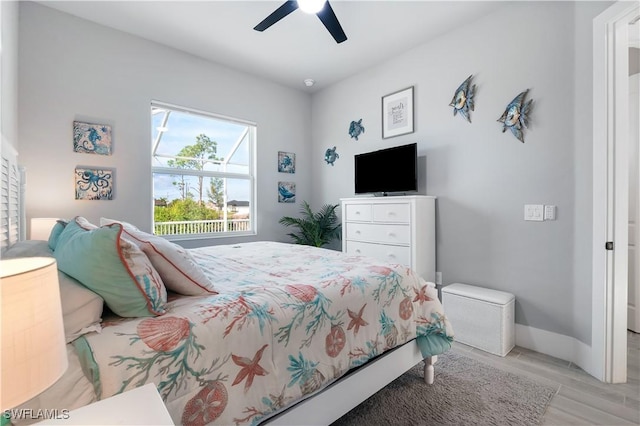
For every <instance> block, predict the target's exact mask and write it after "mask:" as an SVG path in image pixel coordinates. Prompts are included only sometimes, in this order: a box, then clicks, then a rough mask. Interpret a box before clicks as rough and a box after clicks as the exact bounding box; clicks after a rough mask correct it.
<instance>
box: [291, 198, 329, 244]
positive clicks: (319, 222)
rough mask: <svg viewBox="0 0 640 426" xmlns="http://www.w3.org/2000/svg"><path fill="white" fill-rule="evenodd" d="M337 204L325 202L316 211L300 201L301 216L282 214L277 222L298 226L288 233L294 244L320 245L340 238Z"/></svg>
mask: <svg viewBox="0 0 640 426" xmlns="http://www.w3.org/2000/svg"><path fill="white" fill-rule="evenodd" d="M337 208H338V205H337V204H335V205H334V204H325V205H324V206H322V208H321V209H320V210H319V211H318V212H315V213H314V212H313V210H312V209H311V206H310V205H309V203H307V202H306V201H303V202H302V208H301V209H300V215H301V217H289V216H284V217H282V218H280V220H279V223H280V224H281V225H284V226H287V227H289V226H290V227H295V228H298V232H292V233H289V234H287V235H289V236H290V237H291V238H292V239H293V241H294V242H295V243H296V244H303V245H309V246H315V247H322V246H324V245H326V244H328V243H330V242H331V241H333V240H334V239H338V238H340V227H341V225H340V223H339V222H338V216H337V215H336V209H337Z"/></svg>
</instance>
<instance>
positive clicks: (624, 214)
mask: <svg viewBox="0 0 640 426" xmlns="http://www.w3.org/2000/svg"><path fill="white" fill-rule="evenodd" d="M639 15H640V8H639V6H638V3H636V2H618V3H615V4H614V5H612V6H611V7H609V8H608V9H607V10H605V11H604V12H603V13H602V14H600V15H599V16H597V17H596V18H595V19H594V24H593V52H594V56H593V65H594V67H593V234H592V235H593V271H592V272H593V273H592V306H593V311H592V312H593V316H592V336H591V338H592V342H591V347H592V362H593V368H592V370H593V371H592V372H590V373H591V374H593V375H594V376H595V377H597V378H598V379H600V380H602V381H604V382H609V383H623V382H626V380H627V300H628V290H629V288H628V272H629V271H628V264H629V262H628V255H629V251H628V231H629V224H628V220H629V210H628V208H629V157H628V154H629V153H628V149H629V91H628V88H629V78H628V77H629V31H630V29H629V27H630V25H629V24H630V23H631V22H634V20H635V19H636V18H637V17H638V16H639Z"/></svg>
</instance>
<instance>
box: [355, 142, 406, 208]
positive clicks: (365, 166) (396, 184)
mask: <svg viewBox="0 0 640 426" xmlns="http://www.w3.org/2000/svg"><path fill="white" fill-rule="evenodd" d="M417 169H418V145H417V144H416V143H412V144H409V145H402V146H394V147H393V148H387V149H381V150H378V151H372V152H365V153H363V154H358V155H356V156H355V193H356V194H368V193H382V195H386V194H387V193H389V192H408V191H417V190H418V170H417Z"/></svg>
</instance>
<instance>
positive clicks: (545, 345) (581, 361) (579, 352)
mask: <svg viewBox="0 0 640 426" xmlns="http://www.w3.org/2000/svg"><path fill="white" fill-rule="evenodd" d="M516 345H517V346H521V347H523V348H527V349H531V350H533V351H536V352H540V353H543V354H546V355H550V356H553V357H556V358H560V359H563V360H565V361H570V362H573V363H574V364H576V365H577V366H579V367H580V368H582V369H583V370H584V371H586V372H587V373H589V374H591V375H592V376H594V377H595V378H596V379H598V380H603V379H604V378H603V377H599V376H598V375H597V374H598V373H597V372H598V369H597V368H594V360H593V354H592V348H591V346H589V345H587V344H585V343H583V342H581V341H580V340H578V339H576V338H574V337H570V336H565V335H563V334H558V333H553V332H550V331H546V330H540V329H538V328H533V327H529V326H527V325H521V324H516Z"/></svg>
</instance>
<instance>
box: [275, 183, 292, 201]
mask: <svg viewBox="0 0 640 426" xmlns="http://www.w3.org/2000/svg"><path fill="white" fill-rule="evenodd" d="M278 202H279V203H295V202H296V183H295V182H278Z"/></svg>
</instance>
